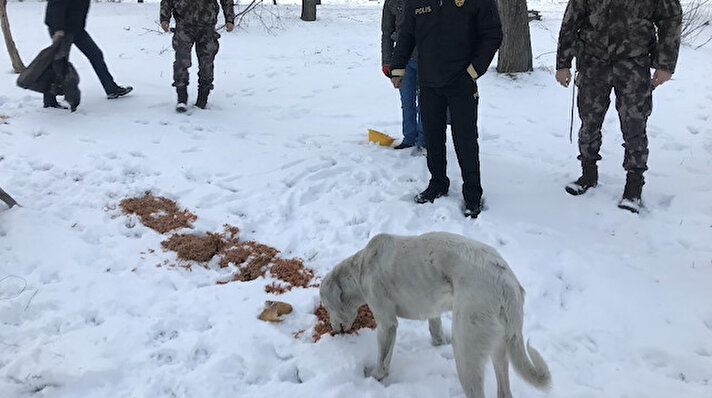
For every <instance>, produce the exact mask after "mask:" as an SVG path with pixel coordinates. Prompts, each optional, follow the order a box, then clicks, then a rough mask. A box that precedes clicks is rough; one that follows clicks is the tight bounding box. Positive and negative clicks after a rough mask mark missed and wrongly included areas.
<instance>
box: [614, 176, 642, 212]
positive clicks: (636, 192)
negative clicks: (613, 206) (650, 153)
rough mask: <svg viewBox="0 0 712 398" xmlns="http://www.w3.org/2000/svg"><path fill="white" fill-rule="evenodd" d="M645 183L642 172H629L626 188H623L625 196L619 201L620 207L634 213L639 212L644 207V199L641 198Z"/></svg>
mask: <svg viewBox="0 0 712 398" xmlns="http://www.w3.org/2000/svg"><path fill="white" fill-rule="evenodd" d="M643 184H645V180H644V178H643V175H642V174H638V173H628V175H627V176H626V180H625V189H623V198H621V200H620V202H618V207H620V208H621V209H625V210H628V211H630V212H632V213H639V212H640V208H641V207H643V201H642V200H641V199H640V195H641V193H642V192H643Z"/></svg>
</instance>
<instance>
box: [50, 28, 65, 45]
mask: <svg viewBox="0 0 712 398" xmlns="http://www.w3.org/2000/svg"><path fill="white" fill-rule="evenodd" d="M63 37H64V31H63V30H58V31H56V32H54V34H53V35H52V43H56V42H57V41H59V39H61V38H63Z"/></svg>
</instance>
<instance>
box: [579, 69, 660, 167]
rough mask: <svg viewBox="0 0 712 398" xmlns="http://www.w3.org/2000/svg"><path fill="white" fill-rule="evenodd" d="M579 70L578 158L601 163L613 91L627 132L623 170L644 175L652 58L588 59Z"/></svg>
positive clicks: (624, 140) (622, 123) (646, 157)
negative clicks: (600, 153)
mask: <svg viewBox="0 0 712 398" xmlns="http://www.w3.org/2000/svg"><path fill="white" fill-rule="evenodd" d="M579 64H580V65H579ZM577 68H578V74H577V76H576V85H577V86H578V88H579V92H578V110H579V117H580V118H581V129H580V130H579V138H578V144H579V153H580V155H579V157H578V158H579V159H580V160H581V161H582V162H596V161H597V160H600V159H601V155H599V150H600V149H601V140H602V135H601V126H602V125H603V119H604V117H605V115H606V111H607V110H608V106H609V105H610V103H611V90H613V91H614V92H615V95H616V110H617V111H618V118H619V119H620V126H621V131H622V132H623V148H625V156H624V159H623V168H624V169H625V170H626V171H628V172H630V173H637V174H642V173H643V172H644V171H645V170H647V169H648V166H647V163H648V136H647V134H646V131H645V128H646V124H647V122H648V117H649V116H650V113H651V112H652V85H651V83H650V60H649V58H647V57H641V58H633V59H624V60H617V61H614V62H609V61H602V60H597V59H592V60H591V59H584V60H583V62H577Z"/></svg>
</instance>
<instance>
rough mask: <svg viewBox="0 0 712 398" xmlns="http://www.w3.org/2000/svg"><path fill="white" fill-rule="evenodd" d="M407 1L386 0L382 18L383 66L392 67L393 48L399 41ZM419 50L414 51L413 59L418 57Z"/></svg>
mask: <svg viewBox="0 0 712 398" xmlns="http://www.w3.org/2000/svg"><path fill="white" fill-rule="evenodd" d="M404 9H405V0H386V1H385V2H384V3H383V14H382V16H381V65H390V64H391V56H392V55H393V47H394V46H395V44H396V40H398V31H399V30H400V27H401V26H402V25H403V10H404ZM417 51H418V50H417V49H416V50H415V51H413V55H412V56H411V57H412V58H416V57H417V55H418V54H417Z"/></svg>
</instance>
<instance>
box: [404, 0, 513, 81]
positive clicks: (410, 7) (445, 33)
mask: <svg viewBox="0 0 712 398" xmlns="http://www.w3.org/2000/svg"><path fill="white" fill-rule="evenodd" d="M501 43H502V24H501V22H500V20H499V12H498V11H497V4H496V3H495V0H409V1H407V2H406V7H405V15H404V19H403V26H402V28H401V30H400V32H399V34H398V41H397V42H396V48H395V49H394V50H393V58H392V60H391V73H392V74H393V76H402V73H404V72H405V65H406V64H407V63H408V59H409V58H410V54H411V52H412V51H413V49H414V48H415V47H416V45H417V47H418V76H419V80H420V84H421V85H422V86H426V87H444V86H447V85H449V84H450V83H452V82H454V81H455V80H457V79H460V78H462V77H463V74H465V73H470V76H472V77H473V78H477V77H479V76H482V75H483V74H485V72H486V71H487V68H488V67H489V65H490V63H491V62H492V58H494V54H495V53H496V52H497V49H498V48H499V45H500V44H501Z"/></svg>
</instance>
